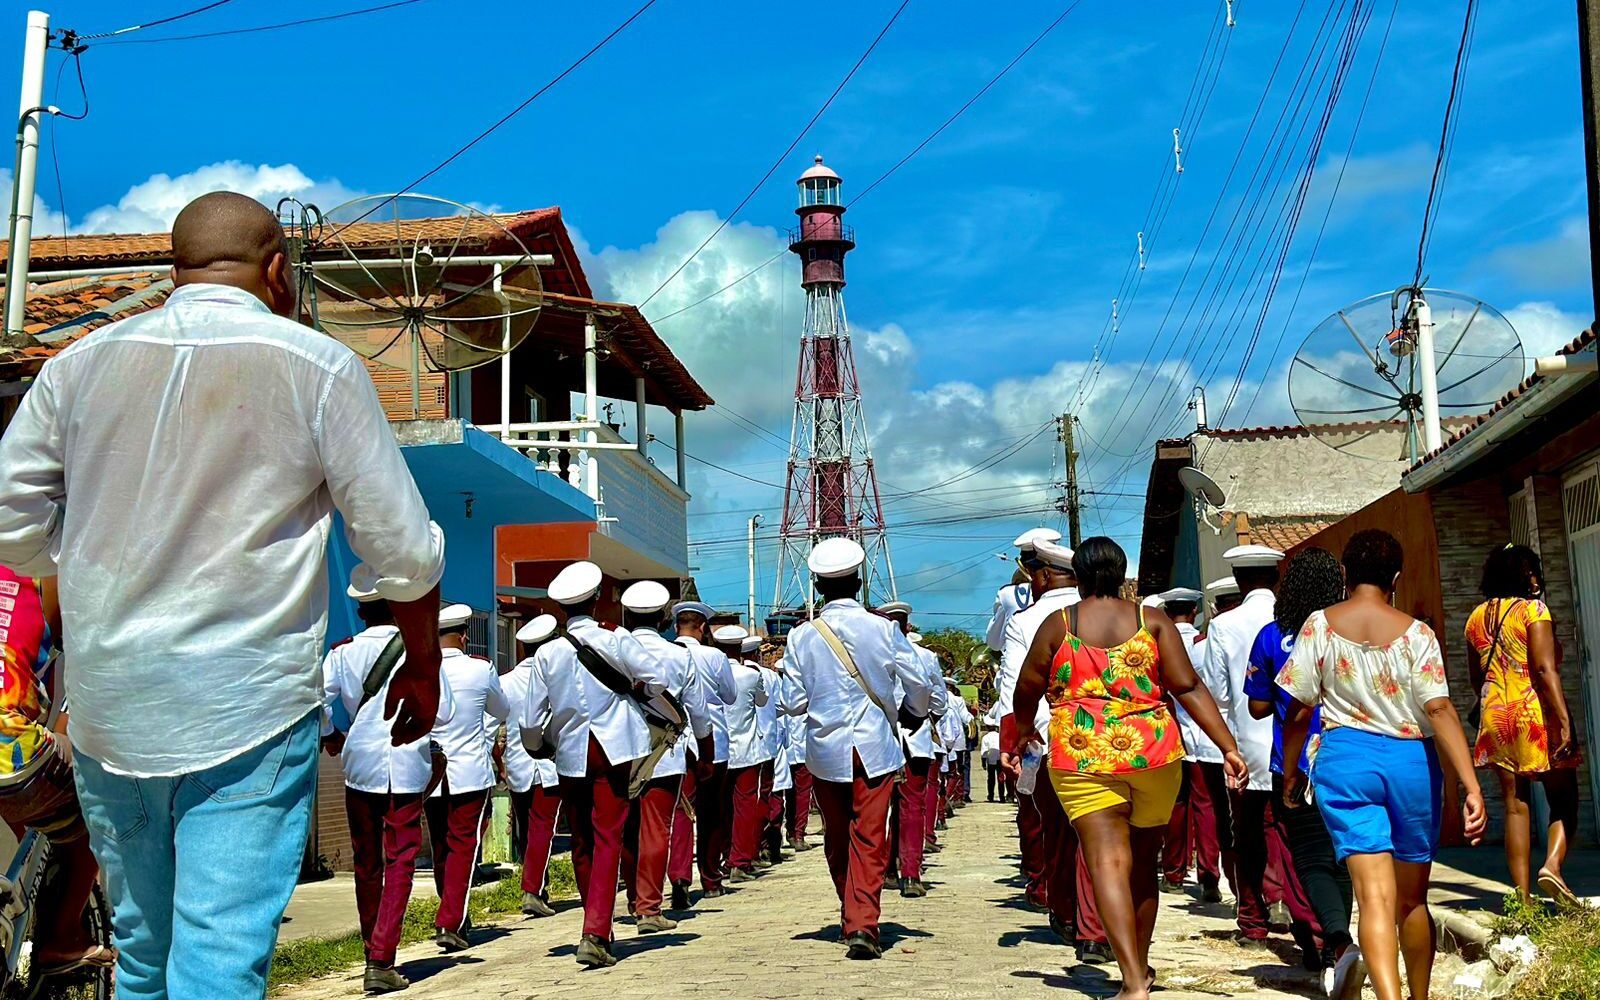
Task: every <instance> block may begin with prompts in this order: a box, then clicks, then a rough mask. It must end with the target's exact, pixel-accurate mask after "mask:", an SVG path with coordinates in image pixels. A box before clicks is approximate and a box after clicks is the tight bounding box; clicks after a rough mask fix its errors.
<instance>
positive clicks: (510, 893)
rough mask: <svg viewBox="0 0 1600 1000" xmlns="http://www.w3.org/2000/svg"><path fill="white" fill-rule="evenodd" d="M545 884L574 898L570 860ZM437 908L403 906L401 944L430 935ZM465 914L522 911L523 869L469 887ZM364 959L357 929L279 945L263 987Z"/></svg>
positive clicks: (477, 917)
mask: <svg viewBox="0 0 1600 1000" xmlns="http://www.w3.org/2000/svg"><path fill="white" fill-rule="evenodd" d="M419 874H420V873H419ZM549 883H550V886H549V889H550V898H551V899H552V900H561V899H572V898H575V897H576V896H577V895H578V889H577V882H576V881H575V880H574V878H573V875H572V861H571V860H570V859H568V858H553V859H551V861H550V870H549ZM438 912H439V901H438V900H437V899H434V898H432V897H427V898H423V899H413V900H412V901H411V905H409V906H407V907H406V919H405V923H404V924H402V925H401V928H400V944H401V946H402V947H404V946H405V945H408V944H415V943H417V942H418V941H427V940H429V939H430V938H432V937H433V921H434V917H436V916H437V915H438ZM467 912H468V913H469V914H470V915H471V917H472V922H473V923H474V924H476V925H481V924H485V923H490V922H492V921H493V919H494V918H495V917H498V916H502V915H505V914H508V913H521V912H522V869H521V867H520V866H519V867H518V868H517V870H516V871H514V872H512V873H511V874H510V875H507V876H506V877H505V878H502V879H500V880H499V881H497V882H491V883H489V884H487V885H482V886H479V887H478V888H476V889H474V890H472V895H471V896H470V897H469V900H468V903H467ZM366 960H367V956H366V951H365V948H364V946H363V944H362V941H361V935H360V933H350V934H340V935H337V936H334V937H325V938H304V939H302V940H299V941H288V942H285V943H283V944H280V945H278V950H277V951H276V952H275V953H274V954H273V956H272V970H271V972H269V973H268V976H267V985H268V987H269V988H270V989H279V988H281V987H284V986H290V985H293V984H295V983H303V982H305V981H306V980H308V979H316V978H318V977H320V976H327V975H331V974H333V973H335V972H342V971H344V970H346V969H349V968H352V967H355V966H360V965H363V964H365V962H366Z"/></svg>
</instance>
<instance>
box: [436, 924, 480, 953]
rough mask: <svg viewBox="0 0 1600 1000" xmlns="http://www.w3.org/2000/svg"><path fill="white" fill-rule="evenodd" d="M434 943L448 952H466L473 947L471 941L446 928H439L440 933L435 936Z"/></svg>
mask: <svg viewBox="0 0 1600 1000" xmlns="http://www.w3.org/2000/svg"><path fill="white" fill-rule="evenodd" d="M433 943H434V944H436V945H438V946H439V947H440V948H442V949H444V950H445V951H446V952H451V951H466V950H467V949H468V948H471V947H472V942H471V941H468V940H467V939H466V938H464V937H462V936H461V935H460V934H458V933H456V932H455V931H452V930H449V929H447V928H444V927H441V928H439V930H438V932H437V933H435V934H434V935H433Z"/></svg>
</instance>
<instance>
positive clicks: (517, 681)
mask: <svg viewBox="0 0 1600 1000" xmlns="http://www.w3.org/2000/svg"><path fill="white" fill-rule="evenodd" d="M532 675H533V668H532V666H531V665H530V663H529V661H527V660H523V661H522V662H521V663H519V664H517V665H516V666H515V667H513V668H512V670H511V672H510V673H507V674H501V675H500V690H501V691H503V692H505V696H506V701H507V702H508V703H509V704H510V706H511V718H510V719H509V720H506V728H507V729H508V730H509V731H508V732H507V733H506V749H505V752H504V754H503V755H502V756H501V760H502V761H503V762H504V763H505V768H506V786H507V787H508V788H510V789H511V790H512V791H513V792H526V791H528V790H529V789H531V788H533V786H534V785H538V786H539V787H540V788H553V787H555V785H556V784H557V783H558V782H559V781H560V780H561V776H560V775H559V774H557V773H556V762H555V761H553V760H534V759H533V757H532V755H530V754H529V753H528V750H527V748H526V747H524V746H523V745H522V737H521V730H520V728H519V726H518V724H517V718H516V716H517V713H518V711H519V710H520V707H521V706H522V705H524V704H526V703H527V700H528V680H529V678H530V677H532ZM493 718H494V717H493V716H492V715H485V717H484V725H486V726H488V725H492V722H491V720H492V719H493Z"/></svg>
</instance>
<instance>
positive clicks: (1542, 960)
mask: <svg viewBox="0 0 1600 1000" xmlns="http://www.w3.org/2000/svg"><path fill="white" fill-rule="evenodd" d="M1495 933H1496V934H1499V935H1502V936H1509V935H1516V934H1526V935H1527V936H1528V937H1529V939H1531V940H1532V941H1533V943H1534V944H1536V945H1538V947H1539V957H1538V958H1537V959H1535V960H1534V963H1533V966H1532V967H1531V968H1530V969H1529V970H1528V973H1527V975H1525V976H1523V977H1522V979H1521V980H1519V981H1518V982H1517V984H1516V986H1515V987H1513V988H1512V990H1511V993H1510V994H1508V997H1507V1000H1600V910H1595V909H1591V908H1589V907H1586V906H1580V907H1564V908H1561V909H1559V910H1554V911H1553V910H1551V909H1549V908H1547V907H1546V906H1544V905H1543V904H1542V903H1535V904H1533V905H1531V906H1529V905H1526V904H1524V903H1523V902H1522V900H1521V899H1519V898H1517V896H1516V894H1515V893H1511V894H1508V895H1507V896H1506V898H1505V904H1504V907H1503V915H1502V916H1501V917H1500V918H1499V919H1498V920H1497V921H1496V922H1495Z"/></svg>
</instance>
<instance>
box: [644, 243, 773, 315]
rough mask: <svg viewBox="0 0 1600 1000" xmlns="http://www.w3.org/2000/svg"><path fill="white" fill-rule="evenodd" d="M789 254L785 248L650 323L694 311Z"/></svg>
mask: <svg viewBox="0 0 1600 1000" xmlns="http://www.w3.org/2000/svg"><path fill="white" fill-rule="evenodd" d="M707 242H710V241H709V240H708V241H707ZM702 249H703V248H702ZM788 252H789V249H788V248H787V247H785V248H784V249H782V250H779V251H778V252H777V253H775V254H773V255H772V256H771V257H768V258H767V259H766V260H764V261H762V262H761V263H759V264H757V265H756V266H755V267H752V268H751V269H750V270H748V271H746V272H745V273H743V274H741V275H739V276H738V277H737V278H734V279H733V280H732V281H730V282H728V283H727V284H726V285H723V286H722V287H721V288H719V289H717V290H716V291H714V292H712V293H711V294H709V295H703V296H701V297H700V298H698V299H695V300H694V301H693V302H691V303H689V304H688V305H686V306H682V307H680V308H678V309H674V310H672V312H669V313H667V314H666V315H665V316H658V317H656V318H655V319H653V320H651V321H650V322H651V323H661V322H664V321H666V320H669V319H671V318H672V317H674V316H677V315H680V314H682V313H686V312H688V311H689V310H690V309H693V308H694V307H695V306H698V305H701V304H703V303H706V302H710V301H711V300H712V299H714V298H716V297H717V296H718V295H721V294H722V293H723V292H726V291H727V290H728V289H730V288H732V287H733V286H734V285H737V284H739V283H740V282H741V281H743V280H744V279H746V278H749V277H751V276H753V275H754V274H755V273H756V272H757V271H764V270H766V268H767V266H768V265H769V264H772V263H773V262H774V261H776V260H777V259H778V258H779V257H782V256H783V255H784V254H786V253H788ZM685 263H688V262H687V261H685ZM668 280H670V279H668ZM656 291H660V289H659V288H658V289H656ZM651 294H652V295H653V294H655V293H654V292H652V293H651Z"/></svg>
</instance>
